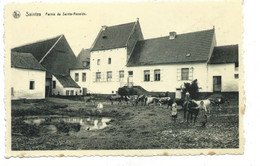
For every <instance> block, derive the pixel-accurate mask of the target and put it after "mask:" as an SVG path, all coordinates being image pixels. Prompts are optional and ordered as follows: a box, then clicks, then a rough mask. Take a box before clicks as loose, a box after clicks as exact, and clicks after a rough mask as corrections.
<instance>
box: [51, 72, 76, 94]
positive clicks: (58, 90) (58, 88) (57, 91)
mask: <svg viewBox="0 0 260 166" xmlns="http://www.w3.org/2000/svg"><path fill="white" fill-rule="evenodd" d="M52 81H56V88H52V94H53V95H58V94H59V95H61V96H66V90H73V91H74V95H73V96H75V95H76V93H77V94H78V95H79V94H80V88H64V87H63V86H62V85H61V83H60V82H59V80H58V79H57V78H56V77H55V76H53V77H52ZM69 96H72V95H71V94H69Z"/></svg>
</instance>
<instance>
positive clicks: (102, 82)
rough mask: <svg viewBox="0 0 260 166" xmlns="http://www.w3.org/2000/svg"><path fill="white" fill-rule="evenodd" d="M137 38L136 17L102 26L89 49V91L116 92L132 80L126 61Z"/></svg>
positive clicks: (138, 28)
mask: <svg viewBox="0 0 260 166" xmlns="http://www.w3.org/2000/svg"><path fill="white" fill-rule="evenodd" d="M138 40H143V35H142V31H141V27H140V24H139V21H138V20H137V21H136V22H132V23H127V24H122V25H117V26H110V27H107V26H103V27H102V28H101V30H100V32H99V34H98V36H97V38H96V40H95V42H94V44H93V46H92V48H91V52H90V72H91V84H90V87H89V89H90V91H92V92H93V93H102V94H115V93H116V92H117V90H118V88H119V87H122V86H125V85H127V83H128V82H129V83H131V82H132V81H131V76H132V75H131V73H130V74H128V69H127V66H126V64H127V62H128V60H129V58H130V55H131V53H132V51H133V49H134V47H135V45H136V43H137V41H138Z"/></svg>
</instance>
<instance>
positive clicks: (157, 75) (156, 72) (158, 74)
mask: <svg viewBox="0 0 260 166" xmlns="http://www.w3.org/2000/svg"><path fill="white" fill-rule="evenodd" d="M160 80H161V72H160V69H157V70H154V81H160Z"/></svg>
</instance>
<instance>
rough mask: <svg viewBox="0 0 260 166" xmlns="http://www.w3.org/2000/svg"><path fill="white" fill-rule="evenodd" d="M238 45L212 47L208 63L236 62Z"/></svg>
mask: <svg viewBox="0 0 260 166" xmlns="http://www.w3.org/2000/svg"><path fill="white" fill-rule="evenodd" d="M237 62H238V45H227V46H218V47H214V50H213V54H212V56H211V58H210V60H209V64H222V63H237Z"/></svg>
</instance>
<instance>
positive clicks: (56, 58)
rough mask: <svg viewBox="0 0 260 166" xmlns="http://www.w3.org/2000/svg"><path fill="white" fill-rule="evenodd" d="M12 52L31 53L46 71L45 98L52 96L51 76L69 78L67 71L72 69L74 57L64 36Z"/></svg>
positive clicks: (18, 48) (14, 49)
mask: <svg viewBox="0 0 260 166" xmlns="http://www.w3.org/2000/svg"><path fill="white" fill-rule="evenodd" d="M12 51H15V52H26V53H31V54H32V55H33V56H34V57H35V58H36V60H37V61H38V62H39V63H40V64H41V65H42V66H43V67H44V68H45V69H46V80H45V89H46V90H45V96H46V97H47V96H51V95H52V94H53V93H52V86H53V85H52V83H53V81H52V79H53V75H66V76H69V77H70V71H69V69H70V68H72V67H73V65H74V63H75V60H76V56H75V54H74V52H73V51H72V49H71V47H70V45H69V43H68V42H67V40H66V38H65V36H64V35H59V36H56V37H54V38H50V39H46V40H42V41H37V42H34V43H30V44H26V45H23V46H19V47H15V48H13V49H12Z"/></svg>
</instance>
